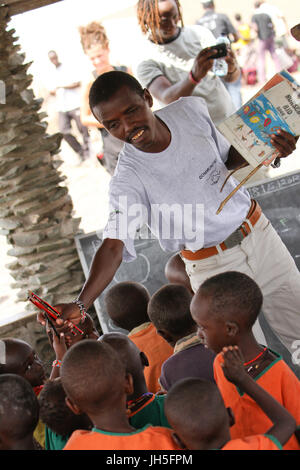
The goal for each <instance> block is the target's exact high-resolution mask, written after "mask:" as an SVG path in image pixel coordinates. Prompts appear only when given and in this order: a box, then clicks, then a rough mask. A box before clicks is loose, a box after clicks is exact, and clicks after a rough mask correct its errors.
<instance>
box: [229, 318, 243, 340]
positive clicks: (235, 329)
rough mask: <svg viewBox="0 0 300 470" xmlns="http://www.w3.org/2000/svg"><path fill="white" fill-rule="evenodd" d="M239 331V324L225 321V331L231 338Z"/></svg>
mask: <svg viewBox="0 0 300 470" xmlns="http://www.w3.org/2000/svg"><path fill="white" fill-rule="evenodd" d="M239 331H240V329H239V325H238V324H237V323H236V322H234V321H227V322H226V332H227V334H228V336H230V337H231V338H233V337H234V336H236V335H237V334H238V333H239Z"/></svg>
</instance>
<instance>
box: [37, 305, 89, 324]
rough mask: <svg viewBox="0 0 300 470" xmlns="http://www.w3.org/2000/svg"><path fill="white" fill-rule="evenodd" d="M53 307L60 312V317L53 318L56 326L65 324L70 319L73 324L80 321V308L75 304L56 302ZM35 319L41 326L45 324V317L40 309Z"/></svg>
mask: <svg viewBox="0 0 300 470" xmlns="http://www.w3.org/2000/svg"><path fill="white" fill-rule="evenodd" d="M54 308H55V309H56V310H57V311H58V312H59V313H60V314H61V318H57V319H56V320H55V323H56V325H57V326H58V327H62V326H64V325H65V326H67V324H68V321H71V322H72V323H74V324H75V325H77V324H78V323H79V322H80V310H79V307H78V306H77V305H76V304H73V303H70V304H58V305H55V306H54ZM37 321H38V322H39V323H41V324H42V325H43V326H45V325H46V319H45V316H44V314H43V312H42V311H39V313H38V315H37ZM53 321H54V319H53Z"/></svg>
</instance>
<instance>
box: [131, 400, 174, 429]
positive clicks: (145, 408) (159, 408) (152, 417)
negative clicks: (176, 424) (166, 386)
mask: <svg viewBox="0 0 300 470" xmlns="http://www.w3.org/2000/svg"><path fill="white" fill-rule="evenodd" d="M165 397H166V395H152V396H151V397H150V398H149V400H148V401H147V402H146V403H144V404H143V405H142V407H141V408H140V409H139V410H138V411H135V412H134V413H133V414H132V415H131V416H130V417H129V422H130V424H131V426H133V427H134V428H136V429H140V428H142V427H144V426H145V425H147V424H152V426H163V427H165V428H170V427H171V426H170V425H169V423H168V421H167V418H166V416H165V411H164V402H165Z"/></svg>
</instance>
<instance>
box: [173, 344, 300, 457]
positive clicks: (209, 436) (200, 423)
mask: <svg viewBox="0 0 300 470" xmlns="http://www.w3.org/2000/svg"><path fill="white" fill-rule="evenodd" d="M221 354H222V356H223V360H224V363H223V371H224V374H225V376H226V379H227V380H228V381H230V382H232V384H234V386H236V387H239V388H240V389H241V390H243V392H244V393H246V394H248V395H249V396H251V398H252V399H253V400H254V401H255V402H256V404H257V406H258V407H260V409H261V410H262V412H264V413H266V414H267V415H268V417H269V419H270V422H271V423H273V426H272V427H271V428H270V429H269V430H267V432H266V433H265V434H261V435H253V436H248V437H243V438H240V439H233V440H232V439H231V437H230V425H231V424H232V423H233V419H234V417H233V415H232V412H231V410H230V409H228V408H227V409H226V407H225V405H224V401H223V399H222V396H221V394H220V392H219V390H218V387H217V386H216V385H215V384H214V383H212V382H209V381H205V380H202V379H198V378H188V379H183V380H181V381H179V382H177V383H176V384H175V385H173V387H172V388H171V389H170V391H169V392H168V394H167V397H166V401H165V412H166V416H167V418H168V420H169V422H170V424H171V426H172V429H173V430H174V431H175V433H176V434H175V436H176V437H177V440H178V441H179V442H180V444H181V447H182V448H183V449H189V450H217V449H219V450H278V449H281V448H282V445H283V444H284V443H285V442H286V441H287V440H288V439H289V438H290V436H291V435H292V433H293V432H294V430H295V428H296V422H295V420H294V418H293V417H292V416H291V415H290V413H289V412H288V411H287V410H286V409H285V408H284V407H283V406H281V405H280V404H279V403H278V402H277V401H276V400H275V399H274V398H273V397H272V396H271V395H270V394H269V393H267V392H266V391H265V390H264V389H263V388H261V387H260V386H259V385H258V384H257V383H256V382H255V381H254V380H253V379H252V378H251V377H250V376H249V375H248V374H247V372H246V371H245V369H244V367H243V357H242V355H241V353H240V350H239V349H238V347H237V346H234V347H232V346H229V347H228V348H224V349H223V352H222V353H221Z"/></svg>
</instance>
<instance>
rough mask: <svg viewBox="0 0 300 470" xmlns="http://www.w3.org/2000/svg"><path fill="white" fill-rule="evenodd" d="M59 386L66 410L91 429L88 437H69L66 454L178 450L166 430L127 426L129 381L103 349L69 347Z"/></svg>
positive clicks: (97, 344)
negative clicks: (84, 417)
mask: <svg viewBox="0 0 300 470" xmlns="http://www.w3.org/2000/svg"><path fill="white" fill-rule="evenodd" d="M61 380H62V385H63V387H64V390H65V392H66V395H67V398H66V401H67V404H68V406H69V407H70V408H71V410H72V411H73V412H74V413H77V414H82V413H86V414H87V415H88V416H89V418H90V420H91V421H92V423H93V428H92V430H91V431H86V430H77V431H74V432H73V434H72V436H71V437H70V439H69V441H68V442H67V444H66V446H65V447H64V449H65V450H115V449H118V450H176V449H178V446H177V445H176V444H175V442H174V441H173V438H172V432H171V430H170V429H167V428H163V427H160V426H157V427H153V426H151V425H146V426H145V427H143V428H141V429H138V430H137V429H135V428H134V427H133V426H132V425H130V424H129V422H128V417H127V413H126V401H127V396H128V395H132V393H133V380H132V377H131V375H130V374H127V373H126V370H125V365H124V364H123V363H122V361H121V359H120V358H119V356H118V354H117V353H116V352H115V351H114V349H113V348H112V347H111V346H109V345H108V344H105V343H104V342H101V341H93V340H90V339H85V340H83V341H80V342H79V343H77V344H75V345H73V346H72V347H71V348H70V349H69V350H68V351H67V352H66V354H65V356H64V358H63V362H62V367H61Z"/></svg>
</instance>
